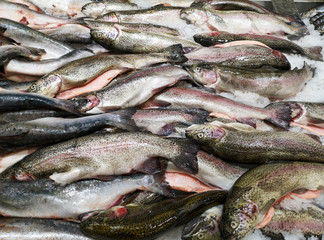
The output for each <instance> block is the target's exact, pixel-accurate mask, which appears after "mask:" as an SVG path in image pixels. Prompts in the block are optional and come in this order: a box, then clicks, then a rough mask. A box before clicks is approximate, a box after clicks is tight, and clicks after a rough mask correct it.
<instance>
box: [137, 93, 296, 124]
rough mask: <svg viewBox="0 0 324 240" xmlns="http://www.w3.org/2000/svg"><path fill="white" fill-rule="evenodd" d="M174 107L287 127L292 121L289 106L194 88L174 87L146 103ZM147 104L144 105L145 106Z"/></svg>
mask: <svg viewBox="0 0 324 240" xmlns="http://www.w3.org/2000/svg"><path fill="white" fill-rule="evenodd" d="M155 103H157V105H158V106H160V105H163V106H168V107H173V108H193V107H194V108H202V109H204V110H206V111H209V112H211V114H212V115H213V116H221V117H224V116H225V117H226V118H229V119H233V120H237V121H241V122H246V121H251V120H252V122H253V121H254V120H253V119H259V120H266V121H269V122H271V123H273V124H275V125H276V126H279V127H283V128H287V127H288V126H289V122H290V119H291V117H290V113H291V110H290V108H289V107H282V108H276V109H271V110H272V111H268V110H266V109H263V108H256V107H251V106H248V105H245V104H242V103H239V102H236V101H233V100H230V99H227V98H225V97H222V96H220V95H217V94H213V93H209V92H206V91H203V90H198V89H194V88H180V87H172V88H169V89H166V90H164V91H163V92H161V93H159V94H156V95H155V96H153V97H152V98H151V99H150V100H149V101H147V102H146V103H145V105H147V106H148V107H149V108H150V107H152V106H150V105H151V104H153V107H155V106H154V104H155ZM145 105H144V106H143V107H145ZM269 110H270V109H269Z"/></svg>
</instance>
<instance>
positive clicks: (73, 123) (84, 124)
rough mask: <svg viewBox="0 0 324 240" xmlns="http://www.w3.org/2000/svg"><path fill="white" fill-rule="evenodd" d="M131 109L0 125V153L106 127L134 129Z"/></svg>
mask: <svg viewBox="0 0 324 240" xmlns="http://www.w3.org/2000/svg"><path fill="white" fill-rule="evenodd" d="M135 111H136V110H135V109H125V110H120V111H115V112H111V113H106V114H100V115H95V116H86V117H80V118H74V119H73V118H55V117H45V118H41V119H36V120H32V121H23V122H18V123H17V122H13V123H8V124H3V125H0V153H1V152H3V151H4V152H5V151H8V150H9V149H12V150H17V149H23V148H29V147H34V146H45V145H48V144H53V143H57V142H61V141H64V140H67V139H71V138H74V137H79V136H83V135H86V134H89V133H91V132H94V131H96V130H99V129H101V128H104V127H107V126H115V127H119V128H121V129H125V130H129V131H136V130H137V127H136V126H135V123H134V122H133V120H131V116H132V115H133V114H134V112H135Z"/></svg>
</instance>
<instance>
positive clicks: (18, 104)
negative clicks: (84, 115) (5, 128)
mask: <svg viewBox="0 0 324 240" xmlns="http://www.w3.org/2000/svg"><path fill="white" fill-rule="evenodd" d="M75 107H76V106H75V104H71V103H70V102H69V101H60V100H57V99H54V98H49V97H45V96H42V95H39V94H31V93H20V92H13V91H0V112H8V111H19V110H26V109H35V108H42V109H44V108H45V109H58V110H63V111H65V112H69V113H72V114H74V115H79V116H80V115H81V113H80V112H79V111H77V110H76V108H75Z"/></svg>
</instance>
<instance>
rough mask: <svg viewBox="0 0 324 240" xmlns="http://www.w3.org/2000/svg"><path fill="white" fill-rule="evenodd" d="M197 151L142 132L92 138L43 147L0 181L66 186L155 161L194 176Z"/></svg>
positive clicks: (182, 141)
mask: <svg viewBox="0 0 324 240" xmlns="http://www.w3.org/2000/svg"><path fill="white" fill-rule="evenodd" d="M144 146H145V147H144ZM197 151H198V149H197V146H196V145H195V144H193V143H192V142H191V141H189V140H187V139H176V138H174V139H171V138H162V137H159V136H156V135H152V134H148V133H142V132H124V133H115V134H110V133H101V134H93V135H88V136H83V137H79V138H74V139H70V140H68V141H65V142H61V143H58V144H54V145H50V146H48V147H44V148H42V149H40V150H38V151H36V152H34V153H33V154H31V155H29V156H27V157H26V158H24V159H23V160H22V161H20V162H18V163H17V164H15V165H14V166H12V167H11V168H9V169H7V170H6V171H5V172H3V173H2V174H1V175H0V178H6V179H12V178H14V179H18V180H29V179H36V178H47V177H50V178H51V179H52V180H54V181H55V182H57V183H61V184H66V183H70V182H73V181H76V180H79V179H87V178H93V177H96V176H101V175H120V174H126V173H130V172H131V171H132V170H138V171H145V169H143V167H142V166H143V164H144V163H145V162H146V161H150V162H153V163H154V159H152V158H154V157H162V158H166V159H169V161H172V162H174V163H175V164H176V165H177V166H178V167H180V168H181V169H184V170H186V171H189V172H192V173H196V172H197V171H198V166H197V158H196V154H197ZM141 167H142V168H141Z"/></svg>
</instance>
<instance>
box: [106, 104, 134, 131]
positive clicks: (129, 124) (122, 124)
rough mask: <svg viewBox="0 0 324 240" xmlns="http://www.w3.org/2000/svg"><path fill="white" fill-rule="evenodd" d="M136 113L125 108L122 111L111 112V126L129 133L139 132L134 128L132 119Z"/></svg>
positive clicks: (131, 109)
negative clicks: (113, 116)
mask: <svg viewBox="0 0 324 240" xmlns="http://www.w3.org/2000/svg"><path fill="white" fill-rule="evenodd" d="M135 113H136V108H126V109H122V110H117V111H114V112H111V114H113V115H115V116H116V118H114V121H113V125H114V126H116V127H118V128H120V129H124V130H127V131H131V132H136V131H139V128H138V127H137V126H136V123H135V121H134V120H133V119H132V116H133V115H134V114H135Z"/></svg>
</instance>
